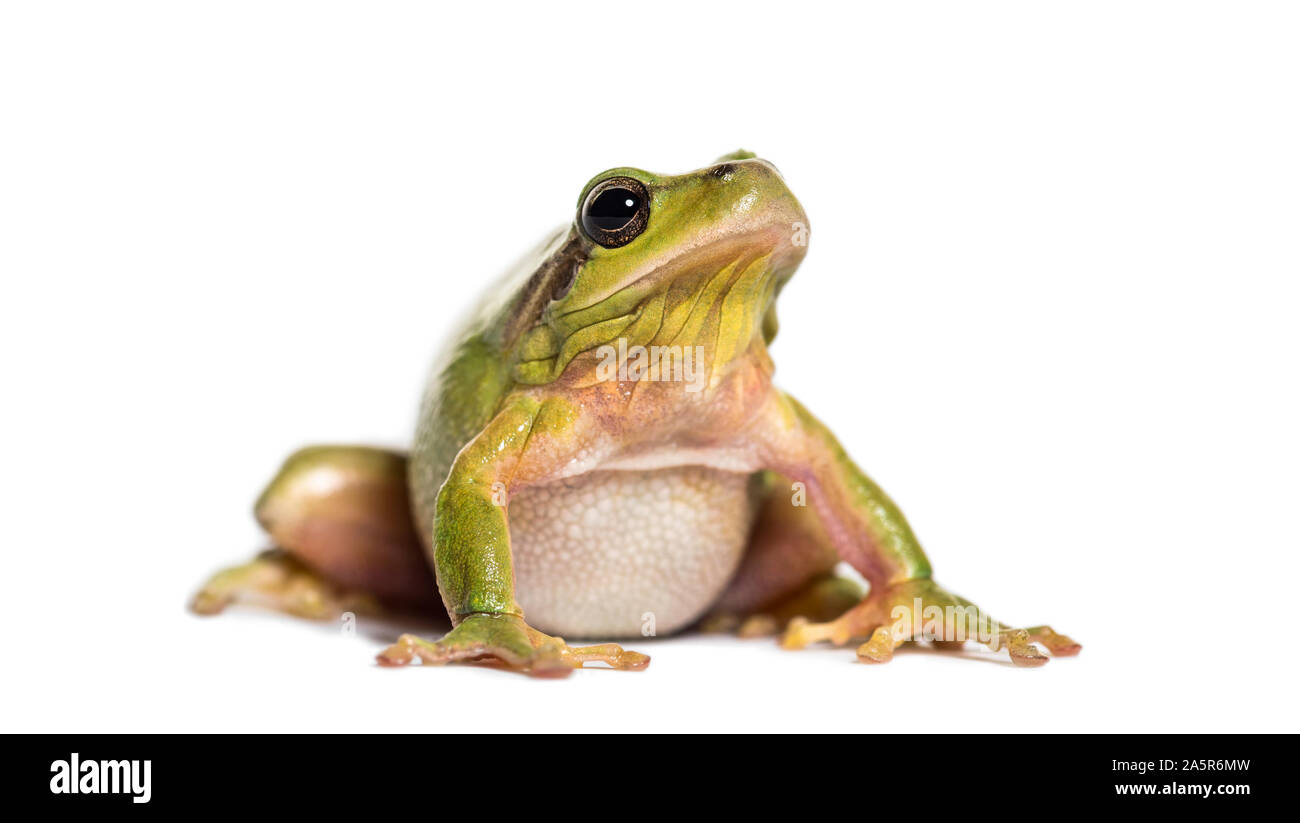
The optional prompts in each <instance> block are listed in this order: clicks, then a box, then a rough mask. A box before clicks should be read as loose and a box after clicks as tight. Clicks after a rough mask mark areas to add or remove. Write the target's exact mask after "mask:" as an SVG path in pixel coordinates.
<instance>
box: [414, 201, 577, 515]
mask: <svg viewBox="0 0 1300 823" xmlns="http://www.w3.org/2000/svg"><path fill="white" fill-rule="evenodd" d="M572 241H573V232H572V229H571V228H569V227H566V228H565V229H562V230H560V231H558V232H556V233H555V234H554V235H552V236H551V237H550V238H549V239H548V240H547V241H546V242H544V243H542V244H541V245H540V246H539V247H537V248H536V249H534V250H533V251H532V252H530V253H529V254H527V255H525V256H524V258H523V259H522V260H520V261H519V263H518V264H517V265H516V266H514V267H513V268H511V269H510V270H509V271H507V272H506V274H505V275H504V276H503V277H502V278H501V279H500V281H499V282H498V283H496V284H495V285H494V286H493V288H491V289H490V290H489V292H488V295H487V297H486V298H485V300H484V301H483V303H482V304H481V305H479V307H478V308H477V309H476V310H475V311H474V313H473V314H472V315H471V316H470V317H469V319H468V320H467V321H466V322H465V323H464V324H463V325H462V327H461V329H460V331H459V332H458V333H457V334H456V335H455V336H454V337H453V338H452V340H451V342H450V343H449V344H448V346H447V348H446V350H444V351H443V352H442V353H441V355H440V356H439V358H438V360H437V361H436V364H435V366H434V368H433V370H432V372H431V373H430V375H429V380H428V383H427V385H426V386H425V391H424V397H423V400H422V402H421V408H420V416H419V425H418V426H417V428H416V433H415V442H414V444H413V445H412V447H411V460H410V465H409V473H410V485H411V497H412V501H411V502H412V505H413V507H414V513H415V518H416V523H417V524H419V529H418V531H419V532H420V535H421V537H422V538H423V539H428V536H429V529H428V526H429V524H431V523H432V522H433V514H434V503H435V501H436V499H437V496H438V489H439V488H440V487H441V486H442V483H443V481H444V480H445V479H446V478H447V472H448V471H449V470H450V469H451V464H452V461H453V460H455V459H456V455H457V454H458V453H459V452H460V450H461V448H463V447H464V445H465V444H466V443H468V442H469V441H470V440H471V439H472V438H473V437H474V436H475V435H477V434H478V433H479V432H480V431H482V430H483V427H484V426H486V425H487V423H488V421H490V420H491V419H492V417H493V416H494V415H495V414H496V412H497V410H498V409H499V407H500V405H501V400H502V398H504V397H505V396H506V395H507V394H508V393H509V392H510V390H511V389H512V388H513V387H514V385H515V381H514V377H513V375H512V370H513V365H514V363H513V360H514V358H513V357H512V356H511V354H510V350H511V349H512V348H513V347H514V344H515V343H516V342H517V340H518V337H519V334H520V331H521V330H522V329H524V328H526V327H527V326H528V325H529V324H530V322H531V320H532V319H533V318H535V316H536V313H537V312H540V310H541V307H542V306H543V305H545V303H546V302H547V301H548V300H549V296H550V294H551V293H552V291H553V289H554V283H553V282H551V281H552V280H553V279H554V278H555V277H556V276H562V273H560V272H558V271H556V270H554V269H553V268H552V267H548V265H547V264H548V263H553V262H554V261H557V260H562V259H565V257H566V255H565V254H563V250H564V249H565V248H566V244H570V243H571V242H572Z"/></svg>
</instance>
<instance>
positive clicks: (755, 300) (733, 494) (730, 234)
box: [191, 151, 1081, 677]
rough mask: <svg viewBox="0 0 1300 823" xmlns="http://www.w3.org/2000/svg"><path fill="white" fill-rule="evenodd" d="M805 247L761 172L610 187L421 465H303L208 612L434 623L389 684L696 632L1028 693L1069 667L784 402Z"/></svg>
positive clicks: (525, 277)
mask: <svg viewBox="0 0 1300 823" xmlns="http://www.w3.org/2000/svg"><path fill="white" fill-rule="evenodd" d="M809 237H810V227H809V221H808V217H807V215H806V214H805V212H804V209H803V207H802V206H801V204H800V203H799V201H798V200H797V199H796V198H795V196H794V194H793V193H792V192H791V190H790V188H789V187H788V186H787V184H786V181H785V178H784V176H783V175H782V174H781V172H779V171H778V170H777V168H776V166H775V165H774V164H773V163H771V162H769V161H767V160H764V159H762V158H760V157H758V156H757V155H755V154H754V153H752V152H749V151H737V152H732V153H730V154H727V155H723V156H722V157H720V158H718V159H717V160H715V161H714V162H712V163H711V164H709V165H707V166H705V167H703V168H700V169H697V170H695V171H691V172H688V173H685V174H678V175H662V174H655V173H650V172H647V171H644V170H641V169H638V168H631V167H620V168H614V169H610V170H608V171H605V172H602V173H601V174H598V175H596V176H595V177H594V178H592V179H591V180H590V181H589V182H588V183H587V184H586V185H585V186H584V187H583V188H582V189H581V191H580V193H579V196H578V200H577V205H576V209H575V212H574V217H573V219H572V221H571V222H570V223H568V224H567V225H564V226H562V227H561V228H560V229H559V230H557V231H556V232H555V233H554V234H553V235H552V236H550V237H548V238H547V239H546V240H545V241H544V242H543V243H542V244H541V245H540V246H538V247H537V248H535V249H534V250H532V251H531V252H530V253H529V254H528V255H526V256H525V258H524V259H523V260H522V261H521V262H519V263H518V264H516V265H515V266H514V267H512V268H510V269H509V270H507V272H506V273H505V274H504V275H503V276H502V277H501V278H500V279H499V280H497V281H496V282H495V283H494V284H493V285H492V286H491V287H489V288H488V289H487V292H486V294H485V295H484V297H483V298H482V300H481V301H480V303H479V304H478V305H477V306H476V307H475V309H474V310H473V311H472V312H470V313H469V315H468V317H467V318H466V320H465V321H464V323H463V324H462V327H461V328H460V329H459V330H458V331H457V332H456V333H455V334H454V335H452V337H451V341H450V343H449V345H447V346H446V347H445V348H444V350H443V353H442V354H441V356H440V357H439V359H438V360H437V362H436V363H435V365H434V367H433V368H432V369H431V371H430V376H429V378H428V381H427V385H426V389H425V391H424V393H423V397H422V401H421V406H420V412H419V415H418V423H417V426H416V431H415V435H414V440H413V443H412V445H411V447H410V449H409V450H407V451H395V450H388V449H383V448H378V447H373V446H361V445H319V446H310V447H307V448H305V449H301V450H299V451H298V452H296V453H294V454H293V455H291V456H290V457H289V458H288V460H286V461H285V463H284V465H283V467H282V468H281V469H280V471H279V472H278V473H277V474H276V475H275V477H274V478H273V479H272V480H271V482H270V483H269V485H268V486H267V487H266V489H265V490H264V491H263V493H262V494H261V495H260V497H259V498H258V500H257V502H256V504H255V506H254V514H255V517H256V519H257V521H258V522H259V523H260V524H261V526H262V527H263V528H264V529H265V531H266V532H267V534H268V535H269V537H270V540H271V544H272V548H270V549H268V550H267V551H264V552H262V553H261V554H259V555H257V556H256V557H254V559H253V560H251V561H250V562H247V563H243V564H240V565H237V566H233V567H231V568H228V569H224V570H222V571H220V572H218V573H217V574H216V575H215V576H213V577H212V578H211V579H210V580H209V581H208V582H207V583H206V584H204V585H203V586H202V587H201V588H200V590H199V591H198V593H197V594H196V595H195V596H194V598H193V600H192V601H191V605H192V608H193V610H194V611H196V612H198V613H200V614H216V613H219V612H221V611H222V610H224V609H225V607H226V606H228V605H230V604H232V603H258V604H261V605H263V606H269V607H271V608H276V609H280V610H282V611H286V612H289V613H292V614H296V615H299V616H303V617H312V618H327V617H330V616H337V615H338V614H340V613H342V612H343V611H344V610H345V609H352V608H374V609H379V610H385V609H387V610H390V612H392V613H398V614H407V613H412V612H414V611H424V612H425V613H429V614H438V615H445V622H444V623H443V625H442V626H441V627H440V628H442V629H444V630H445V631H444V632H443V633H442V634H441V636H439V637H437V638H436V639H431V638H430V637H426V636H423V635H420V634H418V633H405V634H401V635H400V636H398V637H397V638H396V640H395V642H393V643H392V644H391V645H389V646H388V647H387V648H385V649H383V650H382V651H381V652H379V653H378V655H377V658H376V659H377V662H378V663H380V664H382V665H385V666H402V665H406V664H410V663H415V662H419V663H421V664H425V665H430V664H431V665H444V664H455V663H477V664H490V665H493V666H497V667H502V668H505V669H508V670H513V671H518V672H523V673H526V674H530V675H534V676H539V677H561V676H566V675H568V674H570V673H571V672H573V671H574V670H576V669H579V668H584V667H593V666H594V667H608V668H613V669H620V670H632V671H636V670H643V669H645V668H646V667H647V666H648V664H649V662H650V658H649V656H648V655H646V654H644V653H642V652H638V651H634V650H632V649H627V648H624V647H623V646H622V645H620V644H619V643H616V642H611V641H624V642H627V639H628V638H633V639H635V638H641V639H642V640H646V639H647V638H648V637H650V636H655V637H659V636H669V635H673V634H678V633H681V632H685V631H688V630H701V631H712V632H723V633H729V634H734V635H736V636H739V637H748V638H753V637H764V636H766V637H771V638H775V639H776V640H777V642H778V643H779V645H780V646H781V647H782V648H785V649H791V650H793V649H801V648H804V647H807V646H810V645H812V644H823V645H826V644H828V645H829V646H831V647H843V646H846V645H848V644H850V643H852V644H853V646H854V648H855V652H856V659H857V660H858V661H861V662H864V663H875V664H879V663H886V662H889V661H890V660H891V659H892V658H893V657H894V653H895V651H896V650H897V649H898V648H899V647H900V646H902V645H903V644H905V643H921V642H926V643H930V644H933V645H934V646H936V647H940V648H949V649H952V648H958V647H960V646H962V644H964V643H967V642H977V643H982V644H983V645H984V646H987V647H988V648H989V649H991V650H992V652H993V653H996V654H1001V653H1002V652H1006V655H1007V657H1009V659H1010V662H1011V663H1013V664H1015V665H1017V666H1020V667H1037V666H1041V665H1043V664H1044V663H1046V662H1047V661H1048V659H1049V656H1061V657H1064V656H1072V655H1075V654H1078V652H1079V651H1080V649H1081V645H1080V644H1079V643H1077V642H1075V641H1074V640H1072V639H1070V638H1069V637H1068V636H1066V635H1063V634H1059V633H1057V632H1055V631H1054V630H1053V629H1052V628H1051V627H1050V626H1046V625H1035V626H1024V627H1021V626H1014V625H1011V624H1005V623H1002V622H1000V621H997V620H995V619H993V618H991V617H989V616H988V615H987V614H986V613H984V612H983V611H981V610H980V609H979V608H978V607H976V606H975V605H974V604H973V603H972V602H971V601H969V600H966V599H964V598H962V597H960V596H958V595H956V594H953V593H951V592H949V591H948V590H947V589H945V588H943V587H941V586H940V585H939V584H938V583H937V582H935V581H934V579H933V576H932V570H931V565H930V561H929V560H928V558H927V556H926V554H925V552H924V551H923V550H922V548H921V545H920V542H919V541H918V539H917V537H916V535H915V534H914V532H913V529H912V527H911V525H910V524H909V523H908V521H907V520H906V519H905V517H904V516H903V513H902V511H901V510H900V508H899V507H898V506H897V505H896V504H895V503H894V501H893V500H892V499H891V498H890V497H889V496H887V495H886V493H885V492H884V491H883V490H882V489H881V487H880V486H879V485H877V484H876V482H875V481H873V480H872V479H871V478H870V477H869V476H868V475H867V474H866V473H865V472H863V471H862V469H860V468H859V467H858V465H857V464H856V463H855V462H854V461H853V459H852V458H851V457H850V456H849V455H848V453H847V451H846V450H845V448H844V447H843V446H842V445H841V443H840V442H839V440H838V439H837V438H836V437H835V435H834V434H833V433H832V432H831V430H830V428H828V427H827V426H826V425H825V424H824V423H822V422H821V421H820V420H819V419H818V418H817V417H815V416H814V415H813V413H812V412H810V411H809V410H808V408H806V407H805V406H804V405H803V404H802V403H800V402H799V401H798V400H797V399H795V398H794V397H793V396H791V395H790V394H788V393H786V392H784V391H782V390H781V389H779V388H778V387H777V385H776V384H775V383H774V381H773V375H774V371H775V368H774V363H773V360H772V357H771V347H772V345H773V342H774V340H775V338H776V335H777V332H778V322H777V314H776V302H777V298H778V296H779V295H780V294H781V292H782V290H783V288H784V287H785V286H786V284H787V283H788V282H789V281H790V279H791V277H792V275H793V274H794V272H795V270H796V269H797V268H798V267H799V265H800V263H801V262H802V261H803V259H804V257H805V255H806V253H807V249H808V240H809ZM976 617H977V618H978V619H977V620H976V619H975V618H976ZM571 639H572V640H584V639H588V640H600V641H605V642H599V643H593V644H592V645H576V644H571V643H570V642H569V640H571ZM646 642H648V640H646ZM1004 659H1005V658H1004Z"/></svg>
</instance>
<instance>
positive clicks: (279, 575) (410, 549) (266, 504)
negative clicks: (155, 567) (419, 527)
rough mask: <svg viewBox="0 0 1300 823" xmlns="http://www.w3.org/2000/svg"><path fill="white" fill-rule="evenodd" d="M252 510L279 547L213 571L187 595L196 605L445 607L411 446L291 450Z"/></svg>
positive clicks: (301, 610) (310, 612)
mask: <svg viewBox="0 0 1300 823" xmlns="http://www.w3.org/2000/svg"><path fill="white" fill-rule="evenodd" d="M254 514H255V515H256V517H257V520H258V522H259V523H261V524H262V527H263V528H264V529H266V531H267V533H268V534H269V535H270V536H271V539H272V541H273V542H274V544H275V546H276V548H274V549H272V550H270V551H267V552H263V553H262V554H260V555H258V556H257V557H256V558H254V559H253V560H251V561H250V562H248V563H244V564H241V565H238V566H234V567H231V568H228V569H224V570H222V571H220V572H218V573H217V574H216V575H214V576H213V577H212V578H211V579H210V580H209V581H208V582H207V583H206V584H204V586H203V587H202V588H201V589H200V590H199V592H198V593H197V594H196V595H195V596H194V599H193V600H192V601H191V604H190V607H191V608H192V609H193V610H194V611H195V612H198V613H199V614H216V613H219V612H220V611H222V610H223V609H224V608H225V607H226V606H228V605H230V604H232V603H251V604H257V605H262V606H268V607H270V608H273V609H278V610H280V611H285V612H289V613H290V614H294V615H297V616H300V617H309V618H316V619H327V618H331V617H335V616H337V615H338V614H340V613H342V612H344V611H358V610H363V611H373V610H375V609H376V607H377V606H378V605H379V604H383V605H385V606H391V607H395V608H397V609H399V610H407V611H429V612H433V611H435V610H437V609H440V604H439V601H438V589H437V584H436V582H435V581H434V576H433V572H432V571H431V569H430V567H429V564H428V561H427V560H426V559H425V555H424V551H423V549H422V547H421V544H420V540H419V536H418V535H417V533H416V530H415V526H414V524H413V523H412V520H411V514H410V502H409V497H408V494H407V483H406V457H405V455H402V454H399V453H396V452H391V451H385V450H382V449H373V448H366V447H360V446H313V447H310V448H306V449H302V450H301V451H298V452H296V453H295V454H293V455H292V456H291V457H290V458H289V459H288V460H287V461H285V464H284V466H283V467H282V468H281V469H280V471H279V473H278V474H277V475H276V476H275V478H274V479H273V480H272V481H271V483H270V485H268V486H267V488H266V491H264V492H263V493H262V495H261V497H260V498H259V499H258V501H257V505H256V506H255V508H254Z"/></svg>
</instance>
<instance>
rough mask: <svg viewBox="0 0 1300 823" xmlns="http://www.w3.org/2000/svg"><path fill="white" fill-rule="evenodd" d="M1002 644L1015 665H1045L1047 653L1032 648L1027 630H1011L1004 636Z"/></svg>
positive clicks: (1029, 666) (1031, 666) (1030, 666)
mask: <svg viewBox="0 0 1300 823" xmlns="http://www.w3.org/2000/svg"><path fill="white" fill-rule="evenodd" d="M1002 645H1003V646H1005V647H1006V650H1007V652H1008V653H1009V654H1010V655H1011V662H1012V663H1015V664H1016V665H1017V666H1023V667H1025V668H1033V667H1036V666H1042V665H1045V664H1046V663H1047V661H1048V657H1047V655H1045V654H1043V653H1042V652H1040V651H1039V650H1038V649H1036V648H1034V644H1033V643H1031V642H1030V640H1029V632H1027V631H1025V630H1024V629H1018V630H1016V631H1014V632H1011V634H1010V635H1008V636H1006V637H1005V638H1004V641H1003V643H1002Z"/></svg>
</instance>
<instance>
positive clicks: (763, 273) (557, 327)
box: [514, 251, 780, 385]
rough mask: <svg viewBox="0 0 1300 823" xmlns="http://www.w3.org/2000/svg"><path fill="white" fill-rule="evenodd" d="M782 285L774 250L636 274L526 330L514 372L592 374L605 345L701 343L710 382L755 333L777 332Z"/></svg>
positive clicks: (541, 376)
mask: <svg viewBox="0 0 1300 823" xmlns="http://www.w3.org/2000/svg"><path fill="white" fill-rule="evenodd" d="M779 286H780V283H779V281H778V278H776V277H774V276H772V253H771V252H770V251H769V252H767V253H763V254H758V255H755V254H754V253H753V252H748V253H741V254H740V255H739V256H738V257H735V258H734V259H731V260H729V261H725V262H724V263H723V265H721V267H720V268H713V267H708V268H705V269H703V270H697V271H694V272H691V273H688V274H686V275H682V276H678V277H675V278H673V279H671V280H667V281H660V282H653V281H652V279H650V278H646V279H643V280H639V281H637V282H635V283H632V284H630V285H628V286H627V287H625V288H623V289H621V290H619V291H617V292H615V293H614V294H611V295H610V296H608V297H606V298H605V299H604V300H601V301H600V302H599V303H596V304H594V305H591V306H588V307H586V308H583V309H579V310H577V311H574V312H571V313H569V314H565V315H563V316H560V317H558V318H552V319H551V321H550V322H544V323H539V324H538V325H535V326H533V327H532V328H531V329H529V330H528V331H527V332H525V333H523V335H522V336H521V338H520V341H519V346H518V360H517V362H516V363H515V366H514V378H515V380H516V381H518V382H519V383H524V384H528V385H541V384H544V383H551V382H554V381H555V380H557V379H559V378H560V376H561V375H563V374H564V373H565V371H566V369H569V368H570V366H572V367H573V375H571V376H573V377H574V378H575V379H577V380H579V381H580V382H584V383H585V382H594V378H593V375H594V374H595V364H596V362H597V361H598V359H599V358H600V357H601V356H602V347H606V346H608V347H612V348H613V349H614V350H616V351H618V352H620V356H621V357H626V356H627V352H628V351H629V350H633V351H635V350H636V349H637V347H646V348H649V347H652V346H668V347H672V346H680V347H686V346H701V347H703V348H704V351H705V352H706V354H705V356H706V359H707V362H708V363H709V364H710V371H711V377H710V385H713V384H714V383H716V380H717V378H718V377H719V375H720V374H721V373H722V371H723V370H724V369H725V366H726V365H727V364H728V363H731V362H732V361H734V360H736V359H738V358H739V357H740V356H741V355H742V354H744V353H745V352H746V351H747V350H748V349H749V347H750V345H751V344H752V343H753V341H754V338H755V336H756V335H757V334H758V333H760V332H761V333H762V334H763V335H764V337H765V339H766V340H767V341H769V342H770V340H771V336H772V335H774V334H775V332H776V318H775V312H774V309H773V305H774V301H775V296H776V292H777V290H778V289H779ZM604 351H608V350H604ZM620 365H621V364H620ZM620 373H622V372H621V371H620Z"/></svg>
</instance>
